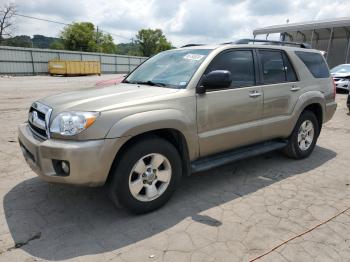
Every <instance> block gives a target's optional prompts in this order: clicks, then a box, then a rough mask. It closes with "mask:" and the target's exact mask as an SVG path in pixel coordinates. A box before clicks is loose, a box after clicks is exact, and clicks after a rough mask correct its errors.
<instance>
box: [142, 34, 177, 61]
mask: <svg viewBox="0 0 350 262" xmlns="http://www.w3.org/2000/svg"><path fill="white" fill-rule="evenodd" d="M136 38H137V42H138V44H139V45H140V51H141V54H142V55H143V56H152V55H154V54H157V53H159V52H161V51H165V50H168V49H171V48H172V47H171V43H170V42H168V40H167V39H166V37H165V36H164V35H163V32H162V30H160V29H155V30H153V29H141V30H140V31H139V32H138V34H137V35H136Z"/></svg>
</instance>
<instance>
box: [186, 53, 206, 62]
mask: <svg viewBox="0 0 350 262" xmlns="http://www.w3.org/2000/svg"><path fill="white" fill-rule="evenodd" d="M203 57H204V55H199V54H187V55H185V56H184V58H185V59H188V60H195V61H199V60H201V59H202V58H203Z"/></svg>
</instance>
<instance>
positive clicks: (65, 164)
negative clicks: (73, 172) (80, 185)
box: [61, 161, 69, 174]
mask: <svg viewBox="0 0 350 262" xmlns="http://www.w3.org/2000/svg"><path fill="white" fill-rule="evenodd" d="M61 168H62V170H63V172H64V173H66V174H69V163H68V162H67V161H62V162H61Z"/></svg>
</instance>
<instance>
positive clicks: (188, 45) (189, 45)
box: [180, 44, 203, 48]
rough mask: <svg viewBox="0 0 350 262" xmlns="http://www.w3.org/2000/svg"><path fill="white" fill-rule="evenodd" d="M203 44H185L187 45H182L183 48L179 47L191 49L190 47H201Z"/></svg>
mask: <svg viewBox="0 0 350 262" xmlns="http://www.w3.org/2000/svg"><path fill="white" fill-rule="evenodd" d="M201 45H203V44H187V45H184V46H181V47H180V48H182V47H191V46H201Z"/></svg>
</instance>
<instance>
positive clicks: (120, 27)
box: [0, 0, 350, 46]
mask: <svg viewBox="0 0 350 262" xmlns="http://www.w3.org/2000/svg"><path fill="white" fill-rule="evenodd" d="M1 1H8V0H0V2H1ZM13 1H15V3H16V4H17V6H18V9H19V12H21V13H23V14H25V15H31V16H37V17H43V18H45V19H52V20H58V21H63V22H66V23H70V22H72V21H90V22H93V23H94V24H96V25H98V26H99V27H100V28H101V29H103V30H106V31H109V32H111V33H114V34H117V35H121V36H124V37H126V38H132V37H135V35H136V33H137V31H138V30H139V29H141V28H160V29H162V30H163V31H164V32H165V34H166V36H167V38H168V39H169V40H170V41H172V43H173V44H174V45H175V46H179V45H183V44H186V43H194V42H195V43H221V42H228V41H233V40H235V39H238V38H247V37H252V31H253V29H254V28H258V27H264V26H270V25H275V24H283V23H285V22H286V20H287V19H289V20H290V23H293V22H302V21H310V20H315V19H325V18H327V19H329V18H336V17H344V16H349V14H348V11H349V10H350V2H349V1H348V0H309V1H304V0H285V1H281V0H259V1H255V0H118V1H110V0H100V1H97V0H59V1H51V0H35V1H34V0H11V2H13ZM62 27H63V26H59V25H55V24H49V23H45V22H38V21H35V20H29V19H25V18H18V19H17V24H16V33H17V34H27V35H33V34H43V35H48V36H57V35H58V33H59V31H60V30H62ZM113 36H114V38H115V41H116V42H126V41H128V40H126V39H125V38H119V37H116V36H115V35H113Z"/></svg>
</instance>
